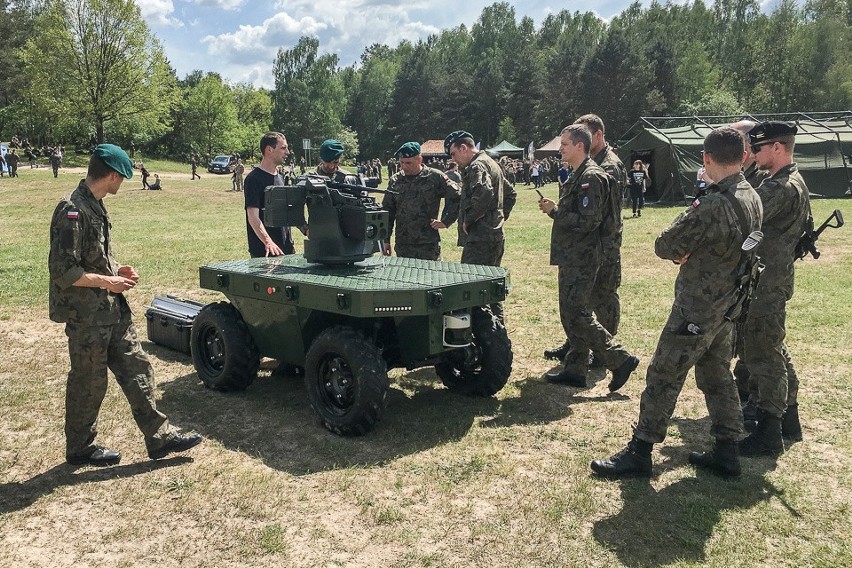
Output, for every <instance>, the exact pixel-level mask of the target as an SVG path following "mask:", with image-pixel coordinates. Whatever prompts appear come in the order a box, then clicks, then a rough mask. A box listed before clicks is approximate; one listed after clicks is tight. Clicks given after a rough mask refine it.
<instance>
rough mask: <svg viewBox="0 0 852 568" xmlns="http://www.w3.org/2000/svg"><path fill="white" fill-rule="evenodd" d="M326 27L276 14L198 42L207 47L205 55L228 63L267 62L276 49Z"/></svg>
mask: <svg viewBox="0 0 852 568" xmlns="http://www.w3.org/2000/svg"><path fill="white" fill-rule="evenodd" d="M326 27H328V24H326V23H323V22H318V21H317V20H315V19H314V18H312V17H310V16H305V17H303V18H301V19H300V20H296V19H294V18H292V17H291V16H290V15H289V14H287V13H286V12H279V13H277V14H275V15H274V16H272V17H271V18H269V19H268V20H266V21H264V22H263V23H262V24H261V25H259V26H244V25H241V26H240V29H239V30H238V31H235V32H232V33H225V34H220V35H217V36H212V35H208V36H206V37H204V38H202V40H201V42H202V43H205V44H207V52H208V53H209V54H211V55H220V56H223V57H224V58H225V59H226V60H228V61H232V62H238V61H247V60H257V59H267V60H270V61H271V60H272V57H273V56H274V55H275V53H276V52H277V51H278V48H279V47H281V46H287V45H292V44H294V43H295V41H296V40H298V38H299V37H300V36H303V35H316V34H317V32H319V31H320V30H323V29H325V28H326Z"/></svg>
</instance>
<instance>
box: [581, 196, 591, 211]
mask: <svg viewBox="0 0 852 568" xmlns="http://www.w3.org/2000/svg"><path fill="white" fill-rule="evenodd" d="M580 204H581V205H582V206H583V208H586V207H588V206H589V196H588V195H584V196H583V201H582V202H581V203H580Z"/></svg>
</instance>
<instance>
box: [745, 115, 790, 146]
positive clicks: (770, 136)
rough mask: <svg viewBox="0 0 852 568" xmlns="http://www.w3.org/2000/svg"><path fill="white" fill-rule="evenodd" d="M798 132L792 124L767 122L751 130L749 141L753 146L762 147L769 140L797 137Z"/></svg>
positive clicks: (776, 121) (777, 121)
mask: <svg viewBox="0 0 852 568" xmlns="http://www.w3.org/2000/svg"><path fill="white" fill-rule="evenodd" d="M796 132H798V128H796V125H795V124H793V123H792V122H783V121H780V120H767V121H766V122H761V123H760V124H758V125H757V126H755V127H754V128H752V129H751V131H750V132H749V133H748V141H749V143H750V144H751V145H752V146H760V145H761V144H762V143H764V142H767V141H769V140H775V139H776V138H780V137H782V136H792V135H795V134H796Z"/></svg>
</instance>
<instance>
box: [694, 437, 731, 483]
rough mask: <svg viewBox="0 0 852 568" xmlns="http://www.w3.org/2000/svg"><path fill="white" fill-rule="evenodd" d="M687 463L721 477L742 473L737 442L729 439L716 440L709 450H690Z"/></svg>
mask: <svg viewBox="0 0 852 568" xmlns="http://www.w3.org/2000/svg"><path fill="white" fill-rule="evenodd" d="M689 463H691V464H692V465H696V466H698V467H703V468H706V469H709V470H710V471H712V472H714V473H718V474H720V475H721V476H722V477H738V476H739V475H740V474H741V473H742V469H741V468H740V454H739V451H738V450H737V443H736V442H733V441H731V440H716V442H715V443H714V444H713V449H712V450H710V451H709V452H690V454H689Z"/></svg>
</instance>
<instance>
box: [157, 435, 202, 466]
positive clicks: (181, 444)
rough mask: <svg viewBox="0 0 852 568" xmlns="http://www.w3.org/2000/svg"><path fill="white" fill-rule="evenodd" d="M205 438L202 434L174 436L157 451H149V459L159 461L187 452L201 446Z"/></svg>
mask: <svg viewBox="0 0 852 568" xmlns="http://www.w3.org/2000/svg"><path fill="white" fill-rule="evenodd" d="M203 440H204V438H203V437H202V436H201V434H195V433H192V434H174V435H172V436H170V437H169V438H168V440H166V443H165V444H163V445H162V446H160V447H159V448H157V449H155V450H148V457H149V458H151V459H152V460H158V459H162V458H164V457H166V456H167V455H169V454H172V453H175V452H185V451H186V450H188V449H190V448H194V447H195V446H197V445H198V444H200V443H201V442H202V441H203Z"/></svg>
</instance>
